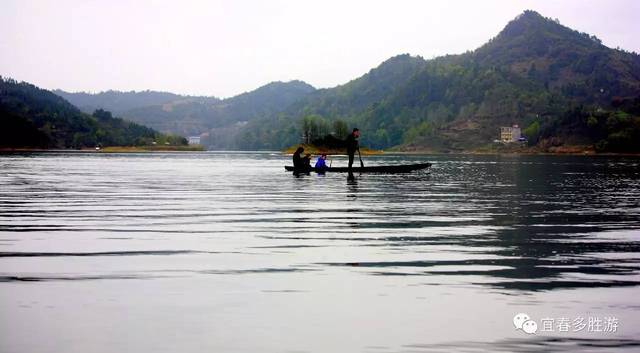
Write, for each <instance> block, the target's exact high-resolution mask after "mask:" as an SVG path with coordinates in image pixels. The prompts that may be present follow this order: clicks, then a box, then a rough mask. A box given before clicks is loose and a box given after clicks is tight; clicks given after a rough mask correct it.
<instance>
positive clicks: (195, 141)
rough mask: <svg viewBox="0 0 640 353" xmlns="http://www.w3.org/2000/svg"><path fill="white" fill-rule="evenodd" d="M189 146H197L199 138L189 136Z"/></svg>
mask: <svg viewBox="0 0 640 353" xmlns="http://www.w3.org/2000/svg"><path fill="white" fill-rule="evenodd" d="M188 140H189V144H190V145H199V144H200V136H189V139H188Z"/></svg>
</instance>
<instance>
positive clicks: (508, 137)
mask: <svg viewBox="0 0 640 353" xmlns="http://www.w3.org/2000/svg"><path fill="white" fill-rule="evenodd" d="M520 137H522V130H521V129H520V127H519V126H518V125H513V126H503V127H501V128H500V141H501V142H504V143H509V142H518V141H520Z"/></svg>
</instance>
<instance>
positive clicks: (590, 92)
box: [61, 10, 640, 151]
mask: <svg viewBox="0 0 640 353" xmlns="http://www.w3.org/2000/svg"><path fill="white" fill-rule="evenodd" d="M61 94H63V93H61ZM63 95H64V94H63ZM65 97H67V98H68V99H69V100H70V101H71V102H72V103H74V104H81V103H82V102H81V101H80V100H79V99H78V100H76V97H72V96H65ZM638 97H640V56H638V54H636V53H629V52H626V51H623V50H619V49H611V48H608V47H606V46H604V45H602V43H601V42H600V40H599V39H597V38H596V37H595V36H592V35H588V34H586V33H581V32H578V31H575V30H572V29H570V28H568V27H566V26H563V25H561V24H560V23H559V22H558V21H557V20H552V19H549V18H545V17H543V16H541V15H540V14H538V13H537V12H535V11H530V10H528V11H525V12H524V13H522V14H520V15H519V16H517V17H516V18H515V19H514V20H512V21H510V22H509V23H508V24H507V25H506V26H505V28H504V29H503V30H502V31H501V32H500V33H499V34H498V35H497V36H496V37H494V38H492V39H491V40H489V41H488V42H487V43H486V44H485V45H483V46H481V47H479V48H477V49H476V50H474V51H469V52H466V53H464V54H460V55H446V56H442V57H438V58H435V59H431V60H424V59H423V58H421V57H413V56H410V55H408V54H404V55H398V56H395V57H392V58H390V59H388V60H386V61H385V62H383V63H382V64H380V65H379V66H378V67H376V68H374V69H371V70H370V71H369V72H368V73H366V74H364V75H362V76H361V77H359V78H356V79H354V80H352V81H350V82H347V83H345V84H343V85H340V86H337V87H333V88H328V89H318V90H316V89H314V88H313V87H311V86H309V85H307V84H306V83H304V82H301V81H292V82H288V83H282V82H279V83H272V84H270V85H267V86H263V87H261V88H259V89H257V90H255V91H252V92H248V93H246V94H243V95H240V96H236V97H232V98H228V99H225V100H215V99H214V98H212V100H211V101H203V100H200V101H197V98H185V97H182V96H179V97H171V96H169V95H167V96H160V97H155V98H157V99H158V101H155V103H157V104H153V105H149V106H144V104H142V103H143V102H144V100H142V99H141V100H139V106H138V107H134V108H131V107H129V108H130V109H129V110H127V111H126V112H123V116H125V117H127V118H130V119H132V120H134V121H138V122H141V123H144V124H148V125H149V126H152V127H154V128H157V129H159V130H161V131H165V132H175V133H181V134H202V133H205V135H207V136H208V137H206V138H205V139H204V140H203V141H206V144H207V145H208V146H209V147H211V148H216V149H279V148H282V147H285V146H288V145H291V144H294V143H296V142H298V141H300V137H301V135H302V131H301V130H302V125H303V121H304V122H305V123H304V124H307V123H308V122H309V121H313V122H314V123H315V124H316V125H318V124H319V125H321V126H324V127H325V128H324V130H327V128H326V127H327V126H331V124H332V123H334V122H336V121H344V122H346V123H348V124H349V125H350V126H358V127H360V128H361V130H362V131H363V136H362V142H363V144H366V145H369V146H371V147H376V148H389V147H393V146H396V147H399V148H403V149H412V150H413V149H417V150H437V151H464V150H470V149H477V148H480V147H483V146H486V145H488V144H491V141H493V140H494V139H495V138H496V137H497V134H498V129H499V127H500V126H510V125H512V124H519V125H520V126H522V127H523V128H524V131H525V133H526V135H527V138H528V139H529V143H530V144H532V145H536V144H545V143H547V142H548V141H550V140H553V141H555V142H553V143H554V144H558V143H560V144H562V143H566V144H586V145H595V144H596V143H597V142H600V145H601V146H606V142H607V141H608V139H609V137H608V136H609V135H612V136H618V137H616V139H618V138H619V137H620V136H623V137H624V136H626V137H624V138H623V140H624V139H627V140H628V139H630V137H629V136H635V135H634V134H635V132H634V131H635V130H634V129H635V127H634V126H635V125H634V124H635V122H636V115H634V114H635V113H629V112H624V114H631V116H630V117H629V118H628V119H627V118H621V119H623V120H624V119H627V120H625V121H626V122H624V123H622V125H620V124H618V125H616V124H606V123H602V122H599V123H597V124H595V123H593V120H592V124H591V125H589V126H588V125H587V123H586V121H587V120H588V118H589V116H591V117H594V119H596V120H598V119H600V120H603V121H604V120H607V119H608V117H607V116H605V115H606V114H605V115H602V114H604V113H602V112H601V111H602V110H604V111H609V112H610V113H611V114H613V115H615V116H618V115H616V114H617V113H616V112H615V111H616V110H617V109H621V107H631V108H629V109H630V110H629V109H628V111H633V110H634V109H635V108H633V107H634V106H635V105H634V104H635V103H633V102H635V100H636V99H637V98H638ZM78 98H81V97H78ZM85 98H86V97H85ZM161 98H167V99H173V100H172V101H171V102H166V101H162V99H161ZM150 101H151V100H150ZM145 104H146V103H145ZM625 109H627V108H625ZM114 110H116V111H117V109H114ZM578 111H580V113H579V114H578V113H576V112H578ZM572 114H574V115H572ZM576 114H577V115H576ZM583 115H585V116H584V117H583ZM596 115H598V116H599V117H596ZM569 116H572V118H569ZM572 119H573V120H572ZM580 119H582V120H580ZM616 119H617V118H616ZM600 120H598V121H600ZM570 127H571V128H570ZM594 129H599V130H597V131H595V130H594ZM619 129H623V130H624V131H626V132H625V133H622V135H620V134H619V133H620V131H619ZM614 140H615V139H614ZM618 140H619V139H618ZM618 140H616V141H618ZM627 140H625V141H627ZM612 141H613V140H612ZM620 141H622V140H620ZM620 141H618V142H615V141H613V142H612V143H611V144H610V146H614V145H615V146H635V145H634V144H633V143H628V142H624V143H622V142H620ZM620 148H622V147H620Z"/></svg>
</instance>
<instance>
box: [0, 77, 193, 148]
mask: <svg viewBox="0 0 640 353" xmlns="http://www.w3.org/2000/svg"><path fill="white" fill-rule="evenodd" d="M154 141H155V142H158V143H164V142H169V141H170V143H172V144H181V143H186V140H184V139H183V138H179V137H176V136H166V135H163V134H160V133H158V132H157V131H155V130H153V129H150V128H148V127H145V126H142V125H139V124H136V123H132V122H129V121H126V120H123V119H119V118H114V117H113V116H112V114H111V113H110V112H107V111H104V110H98V111H95V112H94V113H93V114H92V115H89V114H86V113H83V112H81V111H80V110H79V109H78V108H76V107H75V106H73V105H72V104H70V103H69V102H68V101H66V100H65V99H63V98H62V97H60V96H58V95H55V94H53V93H51V92H50V91H47V90H44V89H40V88H38V87H36V86H34V85H32V84H29V83H26V82H17V81H15V80H12V79H4V78H2V77H0V147H10V148H19V147H27V148H83V147H95V146H97V145H102V146H134V145H150V144H152V143H153V142H154Z"/></svg>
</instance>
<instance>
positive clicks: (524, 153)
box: [0, 147, 640, 157]
mask: <svg viewBox="0 0 640 353" xmlns="http://www.w3.org/2000/svg"><path fill="white" fill-rule="evenodd" d="M305 151H307V150H306V149H305ZM157 152H162V153H166V152H174V153H180V152H234V153H243V152H265V153H267V152H271V153H274V152H275V153H278V152H279V153H281V154H282V155H291V154H293V152H289V150H282V151H273V150H256V151H235V150H234V151H227V150H205V149H202V148H192V149H166V148H163V149H160V148H156V149H148V148H139V147H105V148H103V149H101V150H95V149H58V148H56V149H43V148H7V147H1V148H0V153H157ZM321 153H326V154H327V155H331V156H341V155H344V156H346V155H347V154H346V153H345V152H344V151H343V150H335V149H334V150H328V151H327V152H325V151H323V150H320V151H312V152H311V154H312V155H318V154H321ZM377 155H416V156H417V155H435V156H445V155H452V156H454V155H455V156H473V155H476V156H603V157H607V156H608V157H640V153H633V152H627V153H621V152H594V151H583V152H534V151H517V152H506V151H505V152H489V151H447V152H443V151H432V150H425V151H418V150H414V151H397V150H395V151H394V150H368V149H367V150H364V151H362V156H377Z"/></svg>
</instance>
